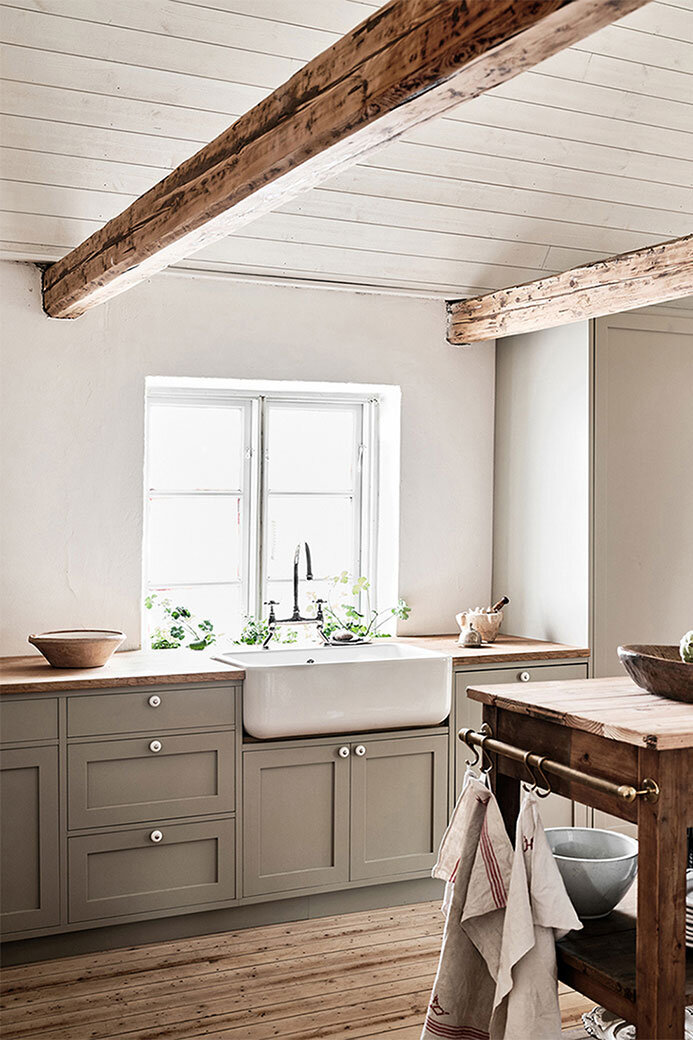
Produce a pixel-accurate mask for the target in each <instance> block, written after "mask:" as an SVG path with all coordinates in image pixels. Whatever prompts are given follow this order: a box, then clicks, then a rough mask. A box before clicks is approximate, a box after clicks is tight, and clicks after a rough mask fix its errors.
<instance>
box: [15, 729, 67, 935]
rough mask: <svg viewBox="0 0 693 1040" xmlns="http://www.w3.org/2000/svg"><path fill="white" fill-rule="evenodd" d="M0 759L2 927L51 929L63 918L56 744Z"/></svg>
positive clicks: (27, 749) (24, 749)
mask: <svg viewBox="0 0 693 1040" xmlns="http://www.w3.org/2000/svg"><path fill="white" fill-rule="evenodd" d="M0 761H1V765H2V772H1V775H0V827H1V829H2V834H1V838H2V841H1V842H0V844H1V854H0V860H1V867H0V908H1V911H2V929H3V932H4V933H5V934H7V933H9V932H17V931H24V930H26V929H29V928H31V929H34V928H48V927H50V926H52V925H57V924H59V922H60V888H59V885H60V881H59V854H58V825H59V822H58V821H59V817H58V749H57V748H55V747H42V748H15V749H12V750H9V751H4V752H3V753H2V756H1V758H0Z"/></svg>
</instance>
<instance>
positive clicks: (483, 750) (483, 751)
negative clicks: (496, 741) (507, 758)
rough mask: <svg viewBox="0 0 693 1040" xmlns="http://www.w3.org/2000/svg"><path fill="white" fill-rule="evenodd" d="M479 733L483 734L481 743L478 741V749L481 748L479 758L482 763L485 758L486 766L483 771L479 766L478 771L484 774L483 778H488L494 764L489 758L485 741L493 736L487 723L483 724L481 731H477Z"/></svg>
mask: <svg viewBox="0 0 693 1040" xmlns="http://www.w3.org/2000/svg"><path fill="white" fill-rule="evenodd" d="M479 732H480V733H483V734H484V735H483V737H482V738H481V741H480V744H479V747H480V748H481V758H482V761H483V759H484V758H485V759H486V761H487V762H488V765H487V766H486V768H485V769H484V767H483V765H482V766H480V767H479V768H480V771H481V772H482V773H483V774H484V776H490V774H491V772H492V771H493V765H494V762H493V759H492V758H491V755H490V752H489V751H488V750H487V748H486V741H487V740H488V739H489V737H491V736H493V730H492V729H491V727H490V726H489V724H488V723H487V722H484V724H483V726H482V727H481V729H480V730H479Z"/></svg>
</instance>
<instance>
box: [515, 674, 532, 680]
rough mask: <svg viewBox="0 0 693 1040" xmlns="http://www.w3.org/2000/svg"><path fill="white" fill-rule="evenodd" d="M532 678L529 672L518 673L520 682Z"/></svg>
mask: <svg viewBox="0 0 693 1040" xmlns="http://www.w3.org/2000/svg"><path fill="white" fill-rule="evenodd" d="M531 678H532V676H531V675H530V674H529V672H520V674H519V675H518V679H519V680H520V682H529V680H530V679H531Z"/></svg>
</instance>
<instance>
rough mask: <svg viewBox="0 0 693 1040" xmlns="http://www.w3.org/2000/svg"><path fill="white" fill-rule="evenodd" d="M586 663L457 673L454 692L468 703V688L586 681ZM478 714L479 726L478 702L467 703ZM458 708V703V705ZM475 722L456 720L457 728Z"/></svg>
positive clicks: (526, 666)
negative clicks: (500, 684)
mask: <svg viewBox="0 0 693 1040" xmlns="http://www.w3.org/2000/svg"><path fill="white" fill-rule="evenodd" d="M586 678H587V663H586V662H585V664H541V665H522V664H516V665H513V667H512V668H489V669H485V668H483V669H482V668H480V669H479V670H478V671H476V670H475V671H471V672H457V673H456V675H455V692H456V694H457V698H458V701H459V698H460V697H462V699H463V700H466V701H469V698H468V697H467V687H468V686H493V685H494V683H514V682H522V683H526V682H560V680H561V679H586ZM469 703H470V704H472V705H474V706H475V707H476V709H478V712H479V724H481V705H480V704H479V702H478V701H469ZM458 707H459V703H458ZM473 725H476V723H475V722H461V721H460V720H459V719H458V720H457V728H458V729H459V728H460V726H473Z"/></svg>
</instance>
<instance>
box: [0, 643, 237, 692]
mask: <svg viewBox="0 0 693 1040" xmlns="http://www.w3.org/2000/svg"><path fill="white" fill-rule="evenodd" d="M244 677H245V672H244V671H242V670H241V669H238V668H231V667H229V665H225V664H221V663H220V662H219V661H213V660H212V659H211V657H207V656H206V655H205V654H203V653H201V652H200V651H197V650H126V651H124V652H123V653H116V654H113V656H112V657H111V659H110V661H108V662H107V664H105V665H104V666H103V668H53V667H51V665H49V664H48V662H47V661H46V660H44V658H43V657H41V656H40V655H39V654H34V655H32V656H31V657H3V658H0V693H43V692H46V693H47V692H50V691H53V690H58V691H59V690H81V689H88V688H89V687H94V688H99V689H103V688H109V687H116V686H161V685H163V684H165V683H194V682H215V681H217V680H219V681H221V682H223V681H227V682H237V681H238V680H239V679H243V678H244Z"/></svg>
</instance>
